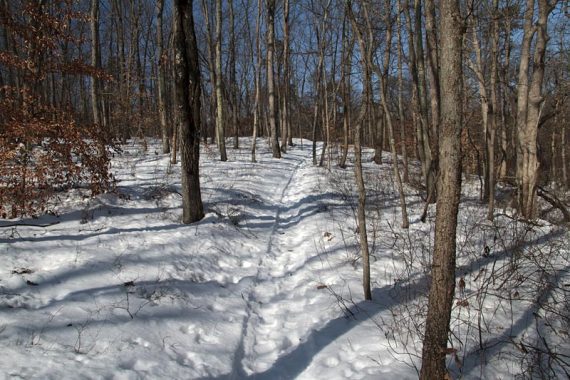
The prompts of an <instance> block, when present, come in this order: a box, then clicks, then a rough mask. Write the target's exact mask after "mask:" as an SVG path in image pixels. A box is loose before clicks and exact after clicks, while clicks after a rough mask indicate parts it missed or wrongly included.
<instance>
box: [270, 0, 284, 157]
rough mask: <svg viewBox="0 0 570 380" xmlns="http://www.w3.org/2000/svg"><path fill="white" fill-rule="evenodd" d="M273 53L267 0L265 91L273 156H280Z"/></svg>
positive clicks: (272, 18)
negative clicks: (267, 99) (267, 93)
mask: <svg viewBox="0 0 570 380" xmlns="http://www.w3.org/2000/svg"><path fill="white" fill-rule="evenodd" d="M274 54H275V0H267V91H268V92H269V129H270V131H269V132H270V139H271V150H272V152H273V157H274V158H281V150H280V149H279V138H278V136H277V106H276V104H275V79H274V71H273V70H274V68H273V56H274Z"/></svg>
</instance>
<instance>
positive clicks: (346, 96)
mask: <svg viewBox="0 0 570 380" xmlns="http://www.w3.org/2000/svg"><path fill="white" fill-rule="evenodd" d="M347 17H348V15H347V10H346V5H345V14H344V17H343V20H342V62H341V87H342V125H343V128H342V129H343V148H342V155H341V158H340V162H339V165H338V166H340V167H341V168H345V167H346V158H347V156H348V139H349V135H350V91H351V86H350V69H351V65H350V62H351V60H352V46H351V44H350V42H349V41H348V34H349V31H348V27H349V25H348V23H347Z"/></svg>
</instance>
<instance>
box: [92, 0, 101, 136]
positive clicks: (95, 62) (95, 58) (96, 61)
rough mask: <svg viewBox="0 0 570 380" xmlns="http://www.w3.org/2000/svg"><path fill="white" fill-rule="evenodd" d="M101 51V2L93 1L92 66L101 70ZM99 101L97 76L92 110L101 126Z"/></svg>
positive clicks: (94, 121) (93, 84)
mask: <svg viewBox="0 0 570 380" xmlns="http://www.w3.org/2000/svg"><path fill="white" fill-rule="evenodd" d="M99 51H100V49H99V0H91V65H92V66H93V67H95V68H99V67H100V66H101V65H100V62H101V56H100V52H99ZM99 106H100V100H99V81H98V80H97V77H96V76H92V77H91V109H92V113H93V123H94V124H95V125H101V114H100V107H99Z"/></svg>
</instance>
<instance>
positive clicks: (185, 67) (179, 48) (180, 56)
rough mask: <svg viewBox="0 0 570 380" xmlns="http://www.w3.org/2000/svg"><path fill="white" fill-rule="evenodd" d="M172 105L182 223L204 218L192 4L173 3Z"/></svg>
mask: <svg viewBox="0 0 570 380" xmlns="http://www.w3.org/2000/svg"><path fill="white" fill-rule="evenodd" d="M173 19H174V40H175V43H174V46H175V53H174V64H175V86H176V97H175V104H176V110H177V114H178V117H177V119H178V123H179V124H178V131H179V133H180V160H181V163H182V222H183V223H185V224H189V223H193V222H196V221H198V220H200V219H202V218H203V217H204V208H203V205H202V196H201V193H200V173H199V161H200V107H201V104H200V93H201V88H200V63H199V56H198V43H197V41H196V34H195V31H194V16H193V13H192V0H175V1H174V15H173Z"/></svg>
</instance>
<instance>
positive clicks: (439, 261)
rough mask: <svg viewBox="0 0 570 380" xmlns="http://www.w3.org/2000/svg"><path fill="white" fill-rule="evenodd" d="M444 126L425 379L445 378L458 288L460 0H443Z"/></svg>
mask: <svg viewBox="0 0 570 380" xmlns="http://www.w3.org/2000/svg"><path fill="white" fill-rule="evenodd" d="M440 14H441V21H440V22H441V24H440V25H441V27H440V30H441V51H442V54H441V99H442V102H441V111H442V112H441V128H440V136H439V147H440V160H439V173H440V174H439V178H438V182H437V185H438V186H437V187H438V189H437V208H436V210H437V211H436V224H435V242H434V252H433V264H432V272H431V276H432V280H431V287H430V292H429V303H428V314H427V319H426V328H425V335H424V342H423V350H422V368H421V371H420V379H423V380H432V379H443V378H444V376H445V375H446V368H445V355H446V351H447V350H446V349H447V340H448V333H449V322H450V318H451V306H452V303H453V297H454V290H455V259H456V252H455V248H456V232H457V212H458V209H459V197H460V193H461V128H462V124H463V114H462V107H463V72H462V40H463V18H462V16H461V12H460V7H459V1H458V0H441V3H440Z"/></svg>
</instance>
